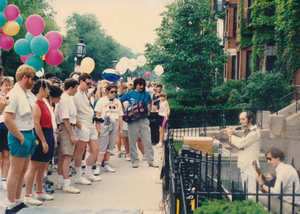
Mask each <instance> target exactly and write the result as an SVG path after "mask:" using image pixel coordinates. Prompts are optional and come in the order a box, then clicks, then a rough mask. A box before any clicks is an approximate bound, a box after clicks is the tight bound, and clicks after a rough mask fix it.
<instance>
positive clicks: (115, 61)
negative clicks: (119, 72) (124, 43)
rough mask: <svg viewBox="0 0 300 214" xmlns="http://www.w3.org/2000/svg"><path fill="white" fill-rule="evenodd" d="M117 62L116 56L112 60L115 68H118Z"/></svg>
mask: <svg viewBox="0 0 300 214" xmlns="http://www.w3.org/2000/svg"><path fill="white" fill-rule="evenodd" d="M117 63H118V61H117V59H116V58H114V60H113V61H112V67H113V69H116V65H117Z"/></svg>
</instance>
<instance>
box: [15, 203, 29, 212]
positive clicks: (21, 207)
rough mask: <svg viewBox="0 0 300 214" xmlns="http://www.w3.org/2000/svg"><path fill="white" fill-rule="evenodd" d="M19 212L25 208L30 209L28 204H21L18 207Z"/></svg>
mask: <svg viewBox="0 0 300 214" xmlns="http://www.w3.org/2000/svg"><path fill="white" fill-rule="evenodd" d="M16 207H17V208H18V209H19V210H21V209H23V208H28V206H27V205H26V204H24V203H23V202H21V203H20V204H19V205H18V206H16Z"/></svg>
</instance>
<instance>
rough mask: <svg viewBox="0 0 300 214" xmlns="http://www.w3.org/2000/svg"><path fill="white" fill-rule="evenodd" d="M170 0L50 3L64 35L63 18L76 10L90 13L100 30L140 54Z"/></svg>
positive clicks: (60, 0)
mask: <svg viewBox="0 0 300 214" xmlns="http://www.w3.org/2000/svg"><path fill="white" fill-rule="evenodd" d="M173 1H174V0H53V1H51V2H50V4H51V6H52V7H53V9H54V10H55V11H56V12H57V16H56V22H57V24H58V26H59V27H61V33H62V34H64V33H65V31H64V26H65V25H64V21H65V20H66V18H67V17H68V16H69V15H71V14H72V12H76V13H79V14H85V13H92V14H95V15H96V16H97V18H98V21H99V22H100V23H101V26H102V29H104V30H106V33H107V35H110V36H112V37H113V38H114V39H115V40H116V41H117V42H118V43H120V44H121V45H124V46H126V47H128V48H130V49H131V50H132V52H133V53H143V52H144V51H145V44H146V43H150V44H153V43H154V41H155V38H156V33H155V31H154V30H155V29H156V28H158V27H159V26H160V24H161V21H162V17H161V16H160V15H159V14H160V13H161V12H163V11H165V10H166V8H165V5H166V4H167V3H171V2H173Z"/></svg>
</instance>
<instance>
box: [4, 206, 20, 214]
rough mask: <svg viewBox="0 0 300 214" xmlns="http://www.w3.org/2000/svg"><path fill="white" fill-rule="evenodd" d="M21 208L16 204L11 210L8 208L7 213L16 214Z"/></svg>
mask: <svg viewBox="0 0 300 214" xmlns="http://www.w3.org/2000/svg"><path fill="white" fill-rule="evenodd" d="M19 211H20V210H19V209H18V207H17V206H15V207H14V208H12V209H11V210H9V209H7V208H6V210H5V214H15V213H17V212H19Z"/></svg>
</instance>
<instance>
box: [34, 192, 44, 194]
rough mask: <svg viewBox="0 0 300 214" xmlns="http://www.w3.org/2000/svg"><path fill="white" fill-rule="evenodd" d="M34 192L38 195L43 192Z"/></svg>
mask: <svg viewBox="0 0 300 214" xmlns="http://www.w3.org/2000/svg"><path fill="white" fill-rule="evenodd" d="M35 193H36V194H38V195H40V194H42V193H43V192H35Z"/></svg>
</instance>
